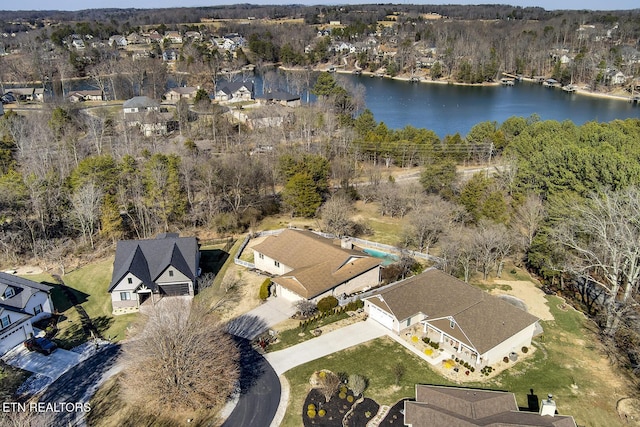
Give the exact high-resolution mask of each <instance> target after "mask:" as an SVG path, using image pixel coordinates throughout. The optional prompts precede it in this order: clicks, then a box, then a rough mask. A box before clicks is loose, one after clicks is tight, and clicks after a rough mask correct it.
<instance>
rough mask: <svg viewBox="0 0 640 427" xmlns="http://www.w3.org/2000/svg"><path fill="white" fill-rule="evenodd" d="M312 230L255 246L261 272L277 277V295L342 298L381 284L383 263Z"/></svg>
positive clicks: (288, 231) (283, 234)
mask: <svg viewBox="0 0 640 427" xmlns="http://www.w3.org/2000/svg"><path fill="white" fill-rule="evenodd" d="M349 246H350V245H348V246H347V245H345V247H343V246H342V245H340V244H334V242H333V240H332V239H328V238H325V237H322V236H320V235H318V234H315V233H313V232H311V231H304V230H294V229H286V230H284V231H282V232H281V233H280V234H278V235H275V236H269V237H267V238H266V239H265V240H264V241H263V242H262V243H260V244H258V245H256V246H254V247H253V252H254V263H255V267H256V268H257V269H258V270H262V271H265V272H267V273H269V274H271V275H274V276H276V277H274V278H273V279H272V281H273V284H274V289H273V291H274V293H275V295H276V296H278V297H282V298H285V299H287V300H290V301H298V300H301V299H308V300H312V301H318V300H320V299H322V298H324V297H326V296H330V295H333V296H335V297H340V296H341V295H343V294H352V293H354V292H358V291H361V290H363V289H365V288H369V287H374V286H377V285H378V283H380V265H381V260H380V259H378V258H374V257H371V256H369V255H367V254H366V253H364V252H362V251H357V250H353V249H351V248H350V247H349Z"/></svg>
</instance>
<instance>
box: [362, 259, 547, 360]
mask: <svg viewBox="0 0 640 427" xmlns="http://www.w3.org/2000/svg"><path fill="white" fill-rule="evenodd" d="M365 311H366V312H367V313H369V317H370V318H371V319H373V320H375V321H377V322H378V323H380V324H381V325H383V326H384V327H386V328H388V329H390V330H391V331H393V332H395V333H396V334H401V333H403V331H404V330H406V329H407V328H413V330H416V331H417V330H419V331H420V333H422V334H423V335H424V336H427V337H429V338H430V339H431V341H435V342H438V343H440V348H441V349H443V350H444V351H447V352H449V353H451V354H454V355H455V356H456V357H458V358H459V359H462V360H464V361H466V362H468V363H471V364H473V365H474V366H486V365H491V364H494V363H496V362H498V361H501V360H502V359H503V358H504V357H505V356H508V355H510V354H511V353H512V352H516V353H517V352H519V351H520V350H521V349H522V347H523V346H527V347H528V346H530V345H531V339H532V338H533V336H534V334H535V333H536V328H537V327H538V320H539V319H538V318H537V317H535V316H533V315H531V314H529V313H527V312H526V311H524V310H522V309H520V308H518V307H516V306H514V305H512V304H510V303H508V302H506V301H504V300H503V299H501V298H498V297H495V296H492V295H489V294H488V293H487V292H485V291H483V290H481V289H478V288H476V287H474V286H471V285H469V284H468V283H465V282H463V281H462V280H459V279H457V278H455V277H453V276H450V275H449V274H446V273H444V272H442V271H440V270H437V269H435V268H432V269H429V270H427V271H425V272H424V273H422V274H419V275H417V276H413V277H410V278H408V279H406V280H403V281H401V282H398V283H396V284H394V285H392V286H390V287H387V288H385V289H384V290H382V291H380V293H378V294H376V295H373V296H370V297H367V298H365Z"/></svg>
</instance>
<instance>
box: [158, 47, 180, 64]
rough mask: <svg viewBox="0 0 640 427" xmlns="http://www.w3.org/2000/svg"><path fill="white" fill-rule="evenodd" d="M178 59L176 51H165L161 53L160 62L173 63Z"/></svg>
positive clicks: (178, 54) (178, 53) (178, 55)
mask: <svg viewBox="0 0 640 427" xmlns="http://www.w3.org/2000/svg"><path fill="white" fill-rule="evenodd" d="M179 57H180V52H178V51H177V50H176V49H166V50H165V51H164V52H162V60H163V61H164V62H174V61H177V60H178V58H179Z"/></svg>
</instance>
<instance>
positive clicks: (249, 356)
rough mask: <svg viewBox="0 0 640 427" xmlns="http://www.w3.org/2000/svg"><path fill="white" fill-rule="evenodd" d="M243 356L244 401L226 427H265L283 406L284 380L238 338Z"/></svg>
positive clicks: (241, 377)
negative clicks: (281, 381) (282, 391)
mask: <svg viewBox="0 0 640 427" xmlns="http://www.w3.org/2000/svg"><path fill="white" fill-rule="evenodd" d="M237 342H238V347H239V348H240V354H241V371H240V399H239V400H238V404H237V405H236V407H235V408H234V410H233V412H232V413H231V415H230V416H229V418H227V420H226V421H225V422H224V424H222V427H265V426H268V425H270V424H271V421H272V420H273V418H274V416H275V414H276V411H277V409H278V405H279V403H280V380H279V379H278V375H276V372H275V371H274V370H273V368H272V367H271V365H269V363H268V362H267V361H266V359H265V358H264V357H262V355H260V354H259V353H258V352H257V351H255V350H254V349H253V348H252V347H251V344H250V343H249V341H247V340H245V339H240V338H237Z"/></svg>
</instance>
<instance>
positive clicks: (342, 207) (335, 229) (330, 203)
mask: <svg viewBox="0 0 640 427" xmlns="http://www.w3.org/2000/svg"><path fill="white" fill-rule="evenodd" d="M352 210H353V207H352V206H351V202H350V201H349V200H347V198H346V197H342V196H334V197H332V198H330V199H329V200H327V201H326V202H325V204H324V205H322V207H321V208H320V215H321V217H322V223H323V225H324V229H325V230H326V231H327V232H328V233H332V234H335V235H336V236H339V237H340V236H348V235H351V234H353V221H351V212H352Z"/></svg>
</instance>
